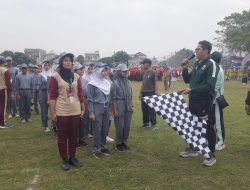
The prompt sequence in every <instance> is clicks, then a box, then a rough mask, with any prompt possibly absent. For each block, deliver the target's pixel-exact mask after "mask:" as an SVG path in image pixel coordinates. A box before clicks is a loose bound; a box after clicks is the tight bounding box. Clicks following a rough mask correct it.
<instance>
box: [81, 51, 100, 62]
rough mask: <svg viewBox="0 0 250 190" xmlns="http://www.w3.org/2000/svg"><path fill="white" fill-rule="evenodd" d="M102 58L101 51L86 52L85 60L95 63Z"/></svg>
mask: <svg viewBox="0 0 250 190" xmlns="http://www.w3.org/2000/svg"><path fill="white" fill-rule="evenodd" d="M99 59H100V54H99V51H95V52H88V53H85V59H84V62H85V63H86V64H94V63H96V62H97V61H98V60H99Z"/></svg>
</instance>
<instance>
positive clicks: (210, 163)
mask: <svg viewBox="0 0 250 190" xmlns="http://www.w3.org/2000/svg"><path fill="white" fill-rule="evenodd" d="M215 163H216V159H215V157H212V158H210V159H205V160H204V161H203V162H202V164H203V165H205V166H213V165H214V164H215Z"/></svg>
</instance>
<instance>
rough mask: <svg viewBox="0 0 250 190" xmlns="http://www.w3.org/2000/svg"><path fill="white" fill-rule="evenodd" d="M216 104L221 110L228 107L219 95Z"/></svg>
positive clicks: (223, 98) (222, 96)
mask: <svg viewBox="0 0 250 190" xmlns="http://www.w3.org/2000/svg"><path fill="white" fill-rule="evenodd" d="M216 100H217V102H218V104H219V106H220V108H221V109H224V108H226V107H227V106H229V104H228V102H227V101H226V99H225V97H224V95H220V96H219V97H218V98H217V99H216Z"/></svg>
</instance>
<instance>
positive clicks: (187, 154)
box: [179, 148, 199, 158]
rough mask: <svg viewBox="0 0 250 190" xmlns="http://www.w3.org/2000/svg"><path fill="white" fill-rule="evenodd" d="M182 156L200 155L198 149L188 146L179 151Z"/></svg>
mask: <svg viewBox="0 0 250 190" xmlns="http://www.w3.org/2000/svg"><path fill="white" fill-rule="evenodd" d="M179 155H180V156H181V157H184V158H185V157H195V156H198V155H199V153H198V152H197V151H194V150H192V149H191V148H187V149H186V150H184V151H182V152H180V153H179Z"/></svg>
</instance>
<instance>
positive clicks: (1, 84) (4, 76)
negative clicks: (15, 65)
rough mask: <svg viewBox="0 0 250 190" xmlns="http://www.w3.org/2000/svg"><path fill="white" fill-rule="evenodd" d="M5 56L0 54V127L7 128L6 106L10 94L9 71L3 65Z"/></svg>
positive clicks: (8, 125)
mask: <svg viewBox="0 0 250 190" xmlns="http://www.w3.org/2000/svg"><path fill="white" fill-rule="evenodd" d="M4 61H5V58H4V57H3V56H0V100H1V101H0V128H9V127H12V125H10V124H7V123H6V120H5V119H6V117H5V116H6V108H7V102H8V98H10V95H11V82H10V78H11V77H10V71H9V70H8V69H6V68H5V67H4Z"/></svg>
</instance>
